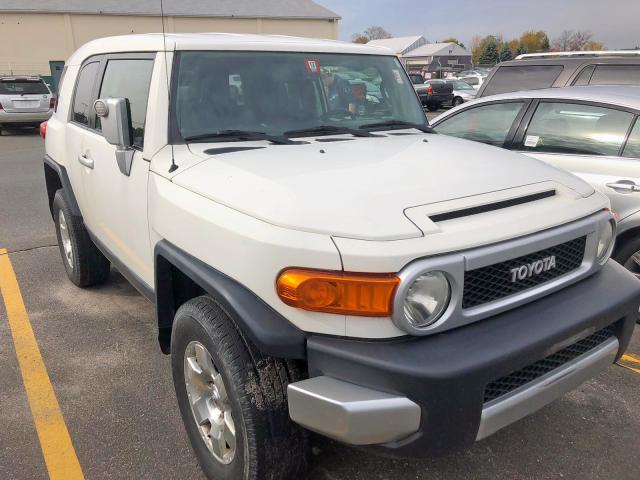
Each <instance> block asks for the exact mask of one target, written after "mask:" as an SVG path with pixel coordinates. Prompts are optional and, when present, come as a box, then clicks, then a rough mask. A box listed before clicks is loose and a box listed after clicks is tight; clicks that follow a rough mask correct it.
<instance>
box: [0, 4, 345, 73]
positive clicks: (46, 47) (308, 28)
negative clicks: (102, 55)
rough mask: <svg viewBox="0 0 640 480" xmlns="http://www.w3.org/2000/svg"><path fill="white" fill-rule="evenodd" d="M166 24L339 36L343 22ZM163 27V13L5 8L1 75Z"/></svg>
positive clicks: (176, 28)
mask: <svg viewBox="0 0 640 480" xmlns="http://www.w3.org/2000/svg"><path fill="white" fill-rule="evenodd" d="M165 28H166V31H167V32H230V33H265V34H279V35H295V36H301V37H314V38H331V39H336V38H338V23H337V21H331V20H303V19H266V18H265V19H260V18H201V17H167V18H166V20H165ZM161 31H162V23H161V20H160V17H151V16H135V15H69V14H47V13H0V74H14V75H21V74H22V75H48V74H49V61H50V60H66V59H67V57H69V55H71V53H73V52H74V51H75V50H76V49H77V48H78V47H79V46H80V45H82V44H83V43H86V42H88V41H89V40H93V39H95V38H100V37H106V36H111V35H124V34H129V33H148V32H161Z"/></svg>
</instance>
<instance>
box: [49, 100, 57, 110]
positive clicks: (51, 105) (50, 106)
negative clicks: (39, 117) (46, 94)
mask: <svg viewBox="0 0 640 480" xmlns="http://www.w3.org/2000/svg"><path fill="white" fill-rule="evenodd" d="M54 108H56V97H51V100H49V110H53V109H54Z"/></svg>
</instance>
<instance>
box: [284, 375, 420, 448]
mask: <svg viewBox="0 0 640 480" xmlns="http://www.w3.org/2000/svg"><path fill="white" fill-rule="evenodd" d="M287 394H288V397H289V398H288V401H289V416H290V417H291V419H292V420H293V421H294V422H296V423H298V424H300V425H302V426H303V427H305V428H308V429H309V430H312V431H314V432H317V433H321V434H322V435H325V436H327V437H330V438H333V439H335V440H339V441H341V442H345V443H349V444H351V445H373V444H379V443H387V442H392V441H394V440H399V439H401V438H405V437H407V436H409V435H411V434H412V433H415V432H417V431H418V429H419V428H420V407H419V406H418V405H417V404H415V403H414V402H412V401H411V400H409V399H408V398H405V397H400V396H394V395H390V394H388V393H384V392H380V391H377V390H371V389H369V388H365V387H361V386H358V385H354V384H353V383H347V382H343V381H341V380H336V379H335V378H331V377H326V376H321V377H314V378H310V379H308V380H303V381H301V382H296V383H292V384H289V387H288V389H287Z"/></svg>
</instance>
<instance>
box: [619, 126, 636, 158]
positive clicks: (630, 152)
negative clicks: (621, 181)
mask: <svg viewBox="0 0 640 480" xmlns="http://www.w3.org/2000/svg"><path fill="white" fill-rule="evenodd" d="M622 156H623V157H630V158H640V120H638V119H636V124H635V125H634V127H633V130H631V134H630V135H629V139H628V140H627V144H626V145H625V147H624V152H622Z"/></svg>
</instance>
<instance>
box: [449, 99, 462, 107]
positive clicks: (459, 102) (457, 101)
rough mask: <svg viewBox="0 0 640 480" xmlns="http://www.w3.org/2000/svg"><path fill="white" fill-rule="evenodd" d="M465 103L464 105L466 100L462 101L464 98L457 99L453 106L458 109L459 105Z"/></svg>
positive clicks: (454, 100)
mask: <svg viewBox="0 0 640 480" xmlns="http://www.w3.org/2000/svg"><path fill="white" fill-rule="evenodd" d="M463 103H464V100H462V98H460V97H456V98H454V99H453V103H452V105H453V106H454V107H457V106H458V105H462V104H463Z"/></svg>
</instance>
